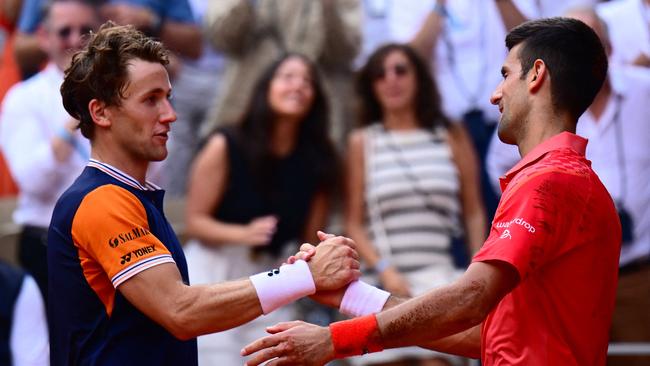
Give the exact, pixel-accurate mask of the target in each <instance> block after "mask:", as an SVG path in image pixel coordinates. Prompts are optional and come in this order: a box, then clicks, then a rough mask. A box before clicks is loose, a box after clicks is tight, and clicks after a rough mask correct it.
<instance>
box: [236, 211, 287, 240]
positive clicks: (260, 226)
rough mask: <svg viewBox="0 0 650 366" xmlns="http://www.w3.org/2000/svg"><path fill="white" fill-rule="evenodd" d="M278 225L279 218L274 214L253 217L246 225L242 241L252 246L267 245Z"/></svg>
mask: <svg viewBox="0 0 650 366" xmlns="http://www.w3.org/2000/svg"><path fill="white" fill-rule="evenodd" d="M277 225H278V219H277V217H275V216H272V215H269V216H262V217H258V218H256V219H253V220H251V222H249V223H248V225H246V226H245V227H244V232H243V238H242V241H243V242H244V243H247V244H250V245H251V246H263V245H267V244H269V243H270V242H271V239H272V238H273V234H275V230H276V228H277Z"/></svg>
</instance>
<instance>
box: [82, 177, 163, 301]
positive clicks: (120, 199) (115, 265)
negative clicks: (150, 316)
mask: <svg viewBox="0 0 650 366" xmlns="http://www.w3.org/2000/svg"><path fill="white" fill-rule="evenodd" d="M72 239H73V241H74V244H75V246H77V247H78V248H79V249H80V253H86V255H87V258H84V257H83V256H82V254H80V257H81V258H80V260H81V261H82V266H84V265H85V263H84V261H94V262H96V263H97V264H98V265H99V266H100V267H101V269H102V271H103V273H105V274H106V275H107V276H108V278H109V279H110V281H111V282H112V284H113V287H115V288H117V287H118V286H119V285H120V284H122V283H123V282H124V281H126V280H128V279H129V278H131V277H133V276H135V275H136V274H138V273H140V272H142V271H144V270H146V269H148V268H151V267H154V266H157V265H159V264H163V263H169V262H171V263H174V259H173V258H172V256H171V254H170V252H169V250H168V249H167V247H165V245H164V244H163V243H162V242H161V241H160V240H159V239H158V238H157V237H156V236H154V234H152V233H151V231H150V230H149V223H148V219H147V213H146V210H145V208H144V206H143V205H142V202H140V200H139V199H138V198H137V197H136V196H135V195H133V194H132V193H131V192H129V191H128V190H126V189H124V188H121V187H118V186H116V185H105V186H101V187H99V188H97V189H95V190H94V191H92V192H90V193H89V194H88V195H86V197H85V198H84V199H83V201H82V202H81V204H80V206H79V209H78V210H77V212H76V214H75V217H74V219H73V221H72ZM88 267H90V266H88Z"/></svg>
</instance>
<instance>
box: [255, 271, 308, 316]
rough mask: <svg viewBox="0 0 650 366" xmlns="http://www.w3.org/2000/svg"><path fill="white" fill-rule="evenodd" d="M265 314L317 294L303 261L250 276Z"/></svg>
mask: <svg viewBox="0 0 650 366" xmlns="http://www.w3.org/2000/svg"><path fill="white" fill-rule="evenodd" d="M250 280H251V282H252V283H253V286H254V287H255V291H256V292H257V297H258V299H259V300H260V304H261V305H262V311H263V312H264V314H268V313H270V312H272V311H273V310H275V309H277V308H279V307H281V306H284V305H286V304H289V303H291V302H294V301H296V300H298V299H300V298H302V297H304V296H307V295H311V294H313V293H315V292H316V284H315V283H314V278H313V277H312V275H311V271H310V270H309V265H308V264H307V262H305V261H303V260H298V261H296V262H295V263H294V264H284V265H282V266H281V267H280V268H279V269H273V270H270V271H269V272H262V273H258V274H256V275H253V276H250Z"/></svg>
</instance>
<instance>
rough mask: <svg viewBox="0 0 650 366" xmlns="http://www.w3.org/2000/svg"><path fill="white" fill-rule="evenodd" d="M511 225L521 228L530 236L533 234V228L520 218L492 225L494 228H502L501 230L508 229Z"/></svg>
mask: <svg viewBox="0 0 650 366" xmlns="http://www.w3.org/2000/svg"><path fill="white" fill-rule="evenodd" d="M512 224H517V225H521V226H523V227H524V228H526V230H528V232H529V233H531V234H532V233H534V232H535V227H534V226H533V225H531V224H529V223H528V222H526V220H524V219H522V218H521V217H517V218H516V219H512V220H510V221H505V222H497V223H496V224H494V226H495V227H499V228H502V227H503V228H508V227H510V225H512Z"/></svg>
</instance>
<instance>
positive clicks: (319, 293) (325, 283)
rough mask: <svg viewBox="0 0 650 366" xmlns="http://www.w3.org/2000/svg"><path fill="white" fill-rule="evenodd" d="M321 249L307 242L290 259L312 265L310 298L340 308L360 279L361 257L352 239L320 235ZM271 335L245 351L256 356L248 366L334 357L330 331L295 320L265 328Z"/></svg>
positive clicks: (308, 362)
mask: <svg viewBox="0 0 650 366" xmlns="http://www.w3.org/2000/svg"><path fill="white" fill-rule="evenodd" d="M318 238H319V239H320V240H321V243H320V244H319V245H318V246H313V245H311V244H308V243H305V244H303V245H301V246H300V250H299V251H298V253H296V254H295V255H293V256H291V257H289V258H288V259H287V263H289V264H292V263H294V262H295V261H296V260H299V259H302V260H304V261H306V262H307V263H308V264H309V268H310V270H311V273H312V276H313V277H314V283H315V284H316V293H315V294H314V295H311V296H310V297H311V298H312V299H313V300H315V301H317V302H319V303H321V304H324V305H328V306H332V307H336V308H338V307H339V305H340V303H341V299H342V298H343V295H344V293H345V290H346V289H347V286H348V284H350V282H352V281H355V280H357V279H358V278H359V276H361V272H360V270H359V256H358V254H357V252H356V250H355V243H354V241H353V240H351V239H349V238H346V237H342V236H335V235H332V234H326V233H323V232H321V231H319V232H318ZM266 331H267V332H268V333H270V334H271V335H269V336H266V337H264V338H260V339H258V340H256V341H254V342H253V343H251V344H249V345H247V346H246V347H244V349H242V351H241V354H242V356H249V355H253V354H254V355H253V357H251V358H250V359H249V360H248V361H247V362H246V365H247V366H254V365H260V364H262V363H264V362H266V361H269V360H271V361H270V362H268V363H267V364H266V365H269V366H277V365H324V364H325V363H327V362H329V361H331V360H332V359H333V358H334V346H333V344H332V340H331V336H330V332H329V328H327V327H320V326H317V325H314V324H310V323H306V322H302V321H292V322H283V323H279V324H276V325H274V326H272V327H268V328H266Z"/></svg>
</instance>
